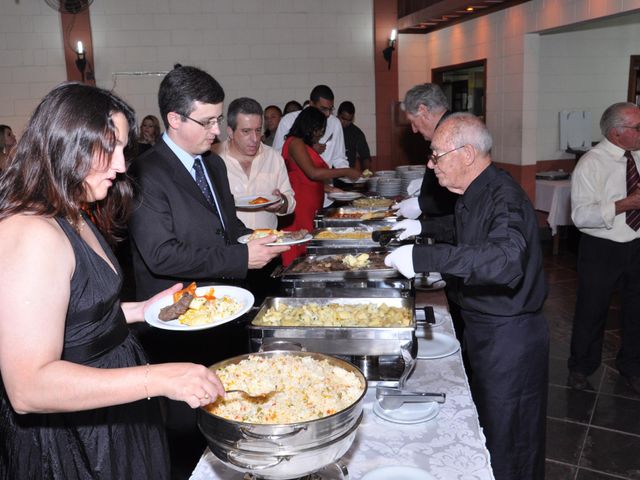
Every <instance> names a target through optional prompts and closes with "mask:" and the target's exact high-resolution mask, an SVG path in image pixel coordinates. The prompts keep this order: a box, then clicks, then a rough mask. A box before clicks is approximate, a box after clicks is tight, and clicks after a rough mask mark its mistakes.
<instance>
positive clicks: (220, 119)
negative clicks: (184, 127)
mask: <svg viewBox="0 0 640 480" xmlns="http://www.w3.org/2000/svg"><path fill="white" fill-rule="evenodd" d="M181 116H182V117H184V118H188V119H189V120H191V121H192V122H194V123H197V124H198V125H200V126H201V127H202V128H204V129H206V130H211V129H212V128H213V127H215V126H216V125H220V124H221V123H222V122H223V121H224V115H220V116H219V117H214V118H210V119H209V120H207V121H206V122H201V121H200V120H196V119H195V118H191V117H190V116H189V115H181Z"/></svg>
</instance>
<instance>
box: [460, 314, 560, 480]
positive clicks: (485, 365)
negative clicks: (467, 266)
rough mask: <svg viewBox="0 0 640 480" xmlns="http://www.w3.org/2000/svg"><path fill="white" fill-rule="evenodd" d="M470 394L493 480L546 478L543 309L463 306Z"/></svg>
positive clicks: (546, 346) (545, 334)
mask: <svg viewBox="0 0 640 480" xmlns="http://www.w3.org/2000/svg"><path fill="white" fill-rule="evenodd" d="M462 317H463V319H464V322H465V331H464V341H465V346H466V349H467V355H468V357H469V362H470V363H471V368H472V370H473V377H472V380H471V393H472V394H473V400H474V402H475V404H476V407H477V408H478V415H479V417H480V425H481V426H482V428H483V430H484V434H485V436H486V438H487V448H488V449H489V453H490V454H491V466H492V468H493V472H494V475H495V478H496V480H540V479H543V478H544V457H545V455H544V452H545V430H546V428H545V427H546V412H547V388H548V363H549V327H548V324H547V321H546V320H545V318H544V316H543V315H542V313H536V314H524V315H520V316H516V317H491V316H487V315H483V314H478V313H475V312H469V311H466V310H462Z"/></svg>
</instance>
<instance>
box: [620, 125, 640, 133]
mask: <svg viewBox="0 0 640 480" xmlns="http://www.w3.org/2000/svg"><path fill="white" fill-rule="evenodd" d="M620 128H633V129H634V130H635V131H636V132H640V124H639V125H620Z"/></svg>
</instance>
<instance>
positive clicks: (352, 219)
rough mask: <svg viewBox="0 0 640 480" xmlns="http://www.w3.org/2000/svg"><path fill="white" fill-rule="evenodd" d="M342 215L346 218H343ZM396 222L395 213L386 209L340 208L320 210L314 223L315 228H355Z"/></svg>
mask: <svg viewBox="0 0 640 480" xmlns="http://www.w3.org/2000/svg"><path fill="white" fill-rule="evenodd" d="M344 215H346V216H347V217H346V218H345V217H343V216H344ZM367 217H369V218H367ZM397 220H398V217H397V215H396V214H395V212H391V211H389V210H387V209H373V208H357V207H340V208H328V209H326V210H321V211H320V212H318V215H316V218H315V220H314V223H315V226H316V228H323V227H355V226H360V225H367V224H369V223H394V222H396V221H397Z"/></svg>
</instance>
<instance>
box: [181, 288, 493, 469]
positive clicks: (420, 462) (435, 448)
mask: <svg viewBox="0 0 640 480" xmlns="http://www.w3.org/2000/svg"><path fill="white" fill-rule="evenodd" d="M427 305H428V306H432V307H433V309H434V316H435V320H436V323H435V325H429V326H425V325H424V324H422V326H420V327H418V330H417V331H416V336H417V337H418V346H419V348H418V357H417V361H416V365H415V368H414V370H413V372H412V373H411V375H410V377H409V379H408V381H407V382H406V385H405V387H406V389H410V390H415V391H428V392H443V393H445V394H446V401H445V402H444V403H443V404H438V403H434V402H431V403H412V404H405V406H403V407H402V409H398V410H396V411H389V410H381V409H380V406H379V404H378V401H377V400H376V389H375V387H370V388H369V389H368V391H367V393H366V395H365V397H364V403H363V417H362V420H361V423H360V425H359V427H357V430H356V434H355V439H354V441H353V443H352V444H351V447H350V448H349V450H348V451H347V453H346V454H345V455H344V456H343V457H342V459H341V460H340V463H341V464H342V466H343V467H345V468H346V470H343V469H342V468H341V467H340V465H329V466H326V467H324V468H323V469H322V470H321V471H319V472H318V473H317V474H316V475H315V476H312V477H309V478H314V479H318V480H330V479H338V478H344V477H343V473H344V472H346V471H348V475H349V478H350V479H351V480H359V479H364V480H367V477H369V478H376V479H378V478H385V479H394V478H395V479H397V478H401V475H402V474H404V473H405V472H407V471H409V470H410V471H411V472H413V473H412V474H414V475H415V476H413V477H408V476H405V477H402V478H420V479H423V478H424V479H427V478H429V479H430V478H433V479H457V478H473V479H475V480H485V479H493V478H494V477H493V473H492V471H491V466H490V459H489V452H488V450H487V449H486V447H485V439H484V435H483V433H482V430H481V428H480V426H479V424H478V415H477V411H476V408H475V405H474V404H473V401H472V399H471V394H470V391H469V383H468V380H467V377H466V375H465V372H464V368H463V365H462V357H461V354H460V351H459V350H455V352H454V353H451V350H448V351H447V348H446V346H445V350H444V351H442V354H441V355H438V354H437V353H433V352H436V350H437V348H441V347H442V345H436V343H437V342H439V341H441V340H442V339H445V338H449V339H451V338H452V337H453V336H454V331H453V325H452V322H451V317H450V315H449V312H448V309H447V304H446V298H445V295H444V292H443V291H442V290H438V291H431V292H416V306H418V307H420V306H427ZM429 342H433V345H430V344H429ZM429 352H432V354H431V355H430V354H429ZM436 357H439V358H436ZM406 406H408V407H409V408H405V407H406ZM374 410H376V411H374ZM390 412H391V413H390ZM385 416H386V417H389V416H391V417H392V418H385ZM383 467H388V468H386V469H385V468H383ZM409 467H417V468H418V469H420V470H416V469H409ZM415 472H423V474H422V476H418V475H420V473H418V474H415ZM385 475H386V476H385ZM249 478H254V477H251V476H245V475H244V474H243V473H241V472H239V471H235V470H232V469H231V468H229V467H227V466H225V465H224V464H223V463H222V462H221V461H220V460H218V459H217V458H216V457H215V456H214V455H213V454H212V453H211V452H210V451H209V449H206V450H205V452H204V454H203V455H202V457H201V459H200V461H199V462H198V464H197V465H196V468H195V469H194V471H193V473H192V475H191V479H192V480H214V479H220V480H244V479H249Z"/></svg>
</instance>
